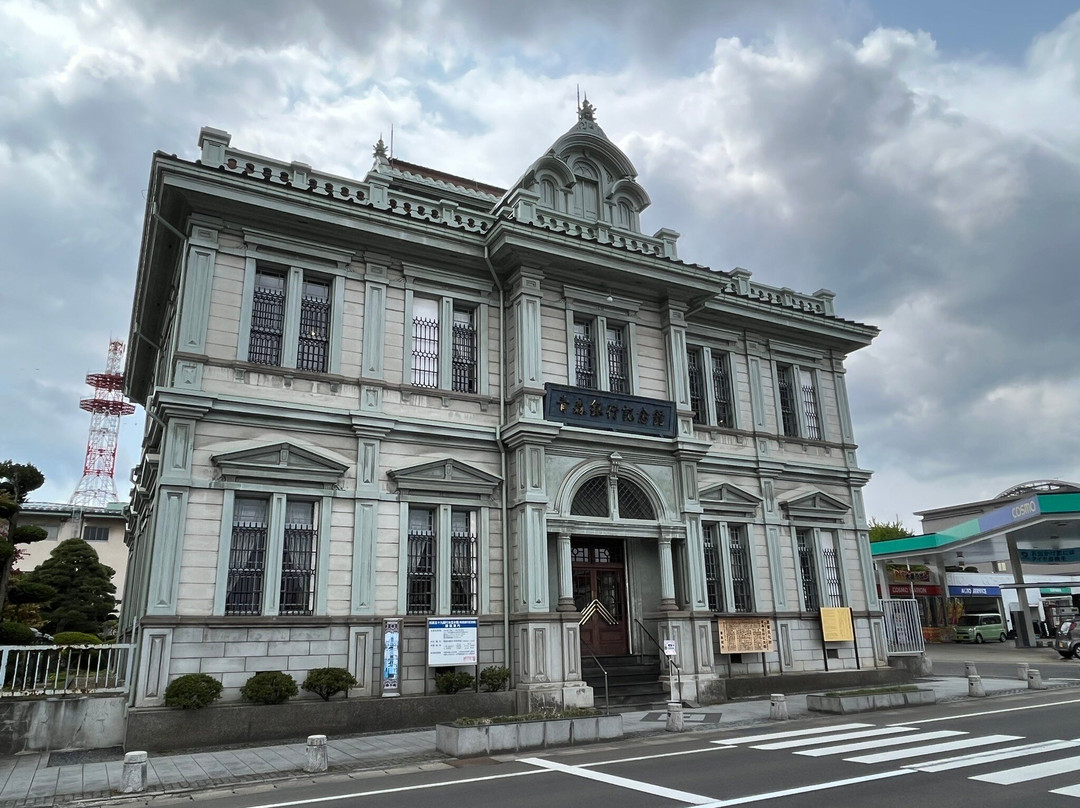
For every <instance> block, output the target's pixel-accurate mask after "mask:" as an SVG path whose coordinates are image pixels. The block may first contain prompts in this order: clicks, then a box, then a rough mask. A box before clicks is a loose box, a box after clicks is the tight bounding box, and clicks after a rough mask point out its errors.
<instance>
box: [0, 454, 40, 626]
mask: <svg viewBox="0 0 1080 808" xmlns="http://www.w3.org/2000/svg"><path fill="white" fill-rule="evenodd" d="M44 484H45V475H44V474H42V473H41V472H40V471H38V469H37V467H36V466H32V465H30V464H29V463H16V462H14V461H13V460H4V461H2V462H0V520H3V521H5V522H6V523H7V524H6V525H5V526H4V527H5V529H4V530H2V531H0V534H2V535H0V609H2V608H3V607H4V604H5V603H7V591H8V581H9V580H10V578H11V565H12V564H13V563H14V561H15V559H16V558H17V556H18V547H16V545H18V544H30V543H31V542H35V541H41V540H42V539H44V538H46V537H47V536H48V534H47V533H46V532H45V530H44V529H43V528H40V527H38V526H37V525H23V526H21V527H20V526H19V523H18V520H19V511H21V510H22V506H23V503H25V502H26V500H27V499H29V498H30V494H31V492H33V491H36V490H37V489H39V488H41V486H43V485H44Z"/></svg>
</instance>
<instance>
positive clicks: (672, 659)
mask: <svg viewBox="0 0 1080 808" xmlns="http://www.w3.org/2000/svg"><path fill="white" fill-rule="evenodd" d="M634 622H635V623H637V624H638V625H639V626H640V627H641V630H642V631H644V632H645V634H646V636H648V638H649V639H650V640H652V641H653V645H655V646H656V649H657V650H658V651H659V652H660V656H661V657H662V658H663V659H666V660H667V663H668V676H669V677H670V676H671V669H672V668H675V679H676V681H677V682H678V683H679V703H680V704H681V703H682V668H680V667H679V663H678V662H676V661H675V657H670V656H668V655H667V654H665V653H664V649H663V647H662V646H661V645H660V643H658V642H657V641H656V637H654V636H653V635H652V632H651V631H649V630H648V629H647V628H645V624H644V623H642V622H641V621H640V620H638V619H637V618H636V617H635V618H634Z"/></svg>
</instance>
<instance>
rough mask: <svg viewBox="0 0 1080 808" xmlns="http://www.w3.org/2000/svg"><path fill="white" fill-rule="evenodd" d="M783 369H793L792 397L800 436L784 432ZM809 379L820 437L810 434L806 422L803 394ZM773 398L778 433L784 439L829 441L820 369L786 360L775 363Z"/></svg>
mask: <svg viewBox="0 0 1080 808" xmlns="http://www.w3.org/2000/svg"><path fill="white" fill-rule="evenodd" d="M782 368H791V372H792V380H793V382H794V389H793V390H792V397H793V400H794V404H795V420H796V423H797V425H798V432H799V434H798V435H788V434H787V433H786V432H785V431H784V414H783V402H782V400H781V396H780V374H781V372H782V371H781V369H782ZM804 378H808V379H809V381H810V385H811V386H812V388H813V391H814V412H816V413H817V422H818V435H817V437H811V436H810V434H809V431H810V430H809V426H808V425H807V421H806V400H805V399H804V397H803V396H804V393H803V380H804ZM773 396H774V401H775V402H776V431H777V434H779V435H780V436H782V437H785V438H794V439H799V438H801V439H803V440H827V437H828V436H827V433H826V431H825V417H824V411H823V409H822V399H821V379H820V375H819V372H818V369H817V368H815V367H810V366H807V365H800V364H799V363H798V362H788V361H784V360H777V361H775V362H773Z"/></svg>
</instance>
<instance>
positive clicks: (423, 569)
mask: <svg viewBox="0 0 1080 808" xmlns="http://www.w3.org/2000/svg"><path fill="white" fill-rule="evenodd" d="M408 541H409V551H408V552H409V557H408V565H409V566H408V576H407V580H406V589H407V592H406V604H405V610H406V612H407V613H408V614H434V613H435V509H433V508H413V507H410V508H409V538H408Z"/></svg>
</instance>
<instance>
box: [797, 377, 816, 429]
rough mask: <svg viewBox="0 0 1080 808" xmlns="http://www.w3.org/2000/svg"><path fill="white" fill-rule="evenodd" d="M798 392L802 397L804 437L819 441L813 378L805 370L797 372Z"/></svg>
mask: <svg viewBox="0 0 1080 808" xmlns="http://www.w3.org/2000/svg"><path fill="white" fill-rule="evenodd" d="M799 392H800V394H801V397H802V406H803V422H804V423H805V424H806V437H808V438H810V439H811V440H821V422H820V419H819V418H818V404H817V391H816V390H815V389H814V376H813V374H812V373H810V372H809V371H806V370H802V369H800V370H799Z"/></svg>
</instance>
